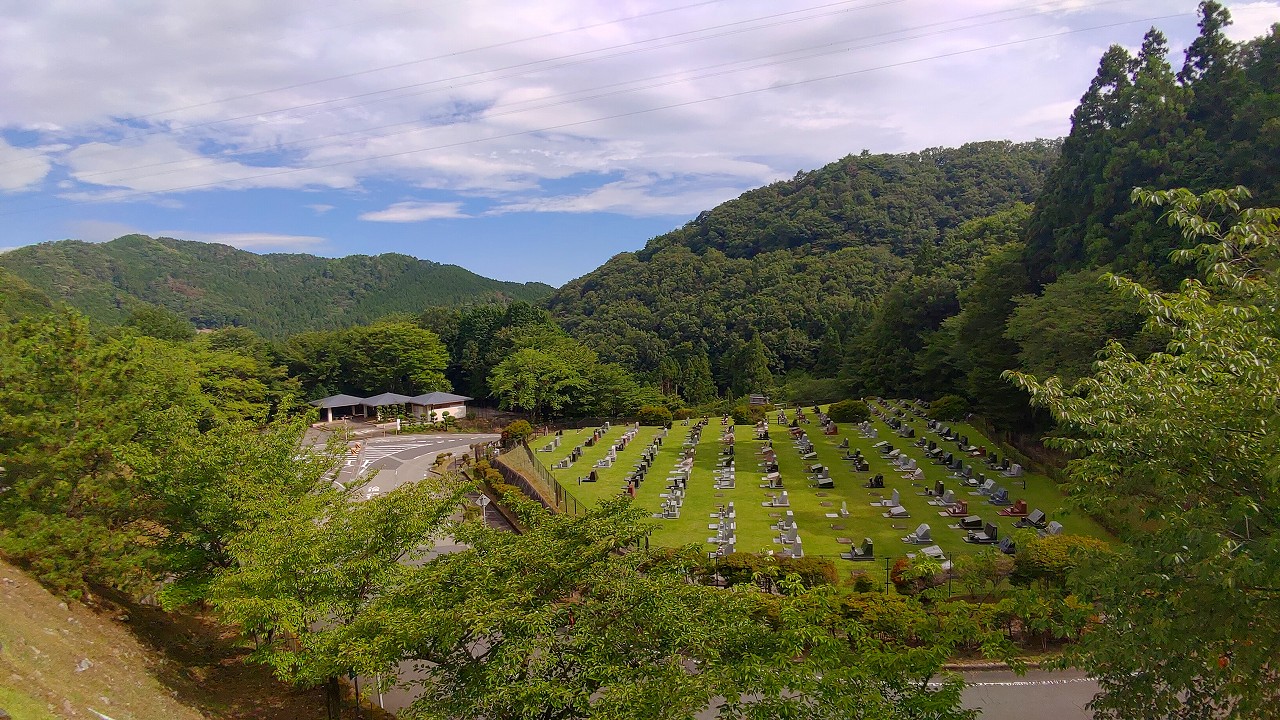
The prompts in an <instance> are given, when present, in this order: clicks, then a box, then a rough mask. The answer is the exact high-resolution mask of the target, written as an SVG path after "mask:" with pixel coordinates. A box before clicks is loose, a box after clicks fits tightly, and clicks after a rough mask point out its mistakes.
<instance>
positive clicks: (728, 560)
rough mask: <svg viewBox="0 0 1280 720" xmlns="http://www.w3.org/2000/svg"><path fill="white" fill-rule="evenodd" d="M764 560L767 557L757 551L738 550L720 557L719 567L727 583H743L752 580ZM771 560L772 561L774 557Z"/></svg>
mask: <svg viewBox="0 0 1280 720" xmlns="http://www.w3.org/2000/svg"><path fill="white" fill-rule="evenodd" d="M764 562H765V559H764V558H762V557H761V556H759V555H756V554H755V553H745V552H736V553H729V554H728V555H725V556H724V557H722V558H720V562H719V563H718V564H717V567H718V570H719V571H720V576H721V577H723V578H724V580H725V582H726V583H728V584H729V585H743V584H746V583H750V582H751V581H752V578H753V577H754V576H755V574H756V573H757V572H759V571H760V570H761V568H762V567H763V565H764ZM769 562H772V559H771V560H769Z"/></svg>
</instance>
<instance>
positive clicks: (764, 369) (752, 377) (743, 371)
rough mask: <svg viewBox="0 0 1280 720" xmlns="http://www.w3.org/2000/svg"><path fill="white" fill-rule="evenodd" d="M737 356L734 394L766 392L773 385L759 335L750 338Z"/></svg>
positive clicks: (766, 356)
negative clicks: (736, 380)
mask: <svg viewBox="0 0 1280 720" xmlns="http://www.w3.org/2000/svg"><path fill="white" fill-rule="evenodd" d="M738 357H739V361H738V366H737V377H738V384H737V387H736V388H735V389H736V390H737V392H736V394H738V395H744V394H746V393H754V392H768V391H769V389H770V388H771V387H773V374H772V373H770V372H769V356H768V354H766V352H765V347H764V341H763V340H761V339H760V336H759V335H756V336H755V337H753V338H751V342H749V343H747V344H746V346H745V347H743V348H742V352H741V354H740V355H739V356H738Z"/></svg>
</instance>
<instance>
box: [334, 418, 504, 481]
mask: <svg viewBox="0 0 1280 720" xmlns="http://www.w3.org/2000/svg"><path fill="white" fill-rule="evenodd" d="M498 438H499V436H498V435H494V434H492V433H487V434H467V435H463V434H460V433H447V434H437V435H393V436H390V437H381V438H371V439H368V440H361V441H359V445H358V446H359V450H358V451H357V452H354V453H352V454H350V455H348V456H347V459H346V463H345V465H344V466H343V468H342V470H341V471H340V472H339V473H338V482H340V483H342V484H344V485H346V484H348V483H350V482H351V481H352V480H355V479H357V478H361V477H366V476H368V475H369V474H370V473H374V472H376V474H375V475H374V476H373V478H372V479H370V480H369V484H368V487H367V488H366V490H367V493H368V494H370V495H376V494H379V493H385V492H389V491H391V490H393V489H395V488H398V487H400V486H401V485H403V484H405V483H407V482H415V481H417V480H421V479H422V478H424V477H426V476H427V474H428V473H429V472H430V471H431V466H432V464H433V463H434V462H435V459H436V455H438V454H439V453H442V452H451V453H453V454H454V455H460V454H463V453H466V452H468V451H469V450H470V447H471V446H472V445H474V444H476V443H482V442H491V441H493V440H497V439H498ZM352 447H353V448H354V447H356V444H354V443H353V445H352Z"/></svg>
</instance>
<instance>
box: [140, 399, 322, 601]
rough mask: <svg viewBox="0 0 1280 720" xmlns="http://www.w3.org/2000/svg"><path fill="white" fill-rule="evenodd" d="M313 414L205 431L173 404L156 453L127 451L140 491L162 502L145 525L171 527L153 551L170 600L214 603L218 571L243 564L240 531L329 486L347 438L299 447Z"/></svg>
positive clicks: (164, 418)
mask: <svg viewBox="0 0 1280 720" xmlns="http://www.w3.org/2000/svg"><path fill="white" fill-rule="evenodd" d="M308 419H309V418H308V416H306V415H295V416H292V417H291V416H289V415H288V414H282V415H281V416H280V417H278V418H277V419H276V420H275V421H274V422H273V423H271V424H269V425H265V426H264V425H262V424H261V421H260V420H253V419H236V420H233V421H228V422H222V423H218V424H216V425H214V426H213V427H212V428H210V429H208V430H207V431H203V432H202V431H201V430H200V429H199V427H198V418H196V417H193V416H192V415H191V414H190V413H189V412H186V411H183V410H182V409H180V408H175V409H170V410H167V411H165V412H163V413H162V414H161V417H160V423H159V429H158V430H157V431H156V443H155V444H156V445H157V449H155V450H152V451H150V452H147V453H143V454H140V455H137V456H134V455H132V454H128V453H126V454H125V459H126V460H128V461H129V462H130V467H131V468H132V470H133V471H134V472H135V473H136V474H137V476H138V478H139V491H140V493H141V494H143V495H145V496H146V497H148V498H151V499H153V500H154V502H155V510H154V511H153V512H152V513H151V514H150V515H149V516H148V518H147V521H148V522H149V523H152V524H154V525H156V526H158V527H162V528H164V531H163V532H162V533H157V535H158V537H157V538H156V540H155V541H154V547H155V550H156V552H158V553H159V555H160V559H161V563H162V566H163V567H164V568H165V571H166V572H167V573H168V574H169V575H170V582H167V583H166V584H165V587H164V590H163V593H162V600H163V601H164V603H165V605H166V606H169V607H178V606H182V605H186V604H188V603H191V602H198V601H204V600H206V599H207V598H208V596H209V594H208V588H209V584H210V583H211V582H212V581H213V579H214V577H215V576H216V575H217V573H219V572H222V571H225V570H228V569H229V568H232V567H233V565H234V563H235V558H234V555H233V553H232V551H231V545H232V544H233V542H234V541H235V539H236V538H237V537H239V536H240V535H241V534H243V533H246V532H250V531H253V530H255V529H256V528H258V527H259V526H261V525H262V524H263V523H269V522H272V521H274V520H275V518H274V515H273V513H275V512H276V510H277V508H278V507H279V506H281V505H292V504H294V503H298V502H303V501H304V499H305V498H306V496H308V495H309V494H311V493H312V492H314V491H315V490H316V488H323V487H326V486H328V485H330V483H331V481H332V477H333V476H334V475H335V474H336V471H337V469H338V468H339V467H340V466H341V462H342V458H343V456H344V455H345V451H346V443H345V442H344V441H343V439H342V438H339V437H336V436H335V437H334V438H333V440H332V442H331V444H330V445H329V446H318V447H313V448H311V449H309V450H307V451H304V452H300V451H299V447H300V446H301V445H302V441H303V436H304V434H305V433H306V431H307V428H308V422H307V421H308Z"/></svg>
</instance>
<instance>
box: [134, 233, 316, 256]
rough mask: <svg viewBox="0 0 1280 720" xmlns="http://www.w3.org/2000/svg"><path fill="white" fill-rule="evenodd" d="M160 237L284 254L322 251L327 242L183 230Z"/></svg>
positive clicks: (313, 238) (310, 237) (308, 237)
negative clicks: (282, 252)
mask: <svg viewBox="0 0 1280 720" xmlns="http://www.w3.org/2000/svg"><path fill="white" fill-rule="evenodd" d="M154 234H155V235H157V236H160V237H171V238H176V239H178V240H192V241H195V242H204V243H219V244H222V245H230V246H232V247H238V248H240V249H241V250H254V251H260V250H277V251H285V252H303V251H315V250H320V249H323V248H324V246H325V245H326V243H328V240H327V239H325V238H322V237H316V236H314V235H282V234H277V233H217V232H193V231H189V230H187V231H184V230H165V231H161V232H156V233H154Z"/></svg>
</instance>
